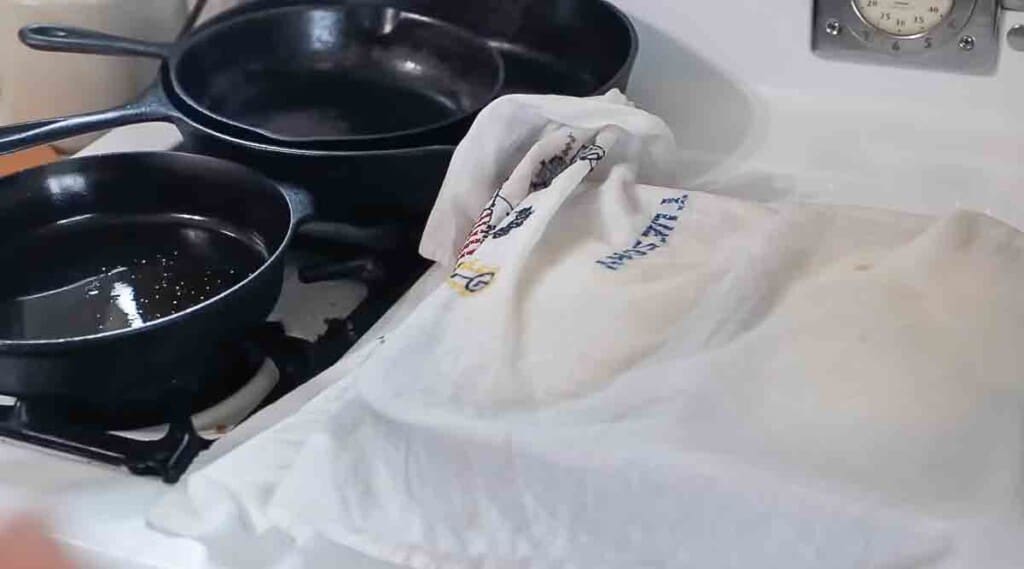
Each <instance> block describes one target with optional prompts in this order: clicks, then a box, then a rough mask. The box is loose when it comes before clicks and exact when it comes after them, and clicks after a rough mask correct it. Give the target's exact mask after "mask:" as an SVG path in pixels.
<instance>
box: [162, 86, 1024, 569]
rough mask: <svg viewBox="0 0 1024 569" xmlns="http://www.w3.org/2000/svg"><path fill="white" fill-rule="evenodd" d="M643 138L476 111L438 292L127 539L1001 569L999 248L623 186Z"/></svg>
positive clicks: (530, 103) (441, 562)
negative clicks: (344, 373) (155, 534)
mask: <svg viewBox="0 0 1024 569" xmlns="http://www.w3.org/2000/svg"><path fill="white" fill-rule="evenodd" d="M531 125H532V126H531ZM671 147H672V140H671V135H670V134H669V133H668V131H667V130H666V129H665V127H664V125H663V124H662V123H661V121H659V120H658V119H657V118H655V117H653V116H651V115H649V114H647V113H644V112H643V111H640V110H637V109H634V108H632V107H631V106H630V105H628V103H627V102H626V101H625V99H624V98H622V97H621V96H619V95H617V94H612V95H611V96H609V97H607V98H601V99H589V100H588V99H570V98H563V97H530V96H512V97H506V98H503V99H500V100H498V101H497V102H495V103H494V104H493V105H492V106H491V107H489V108H488V109H486V110H485V111H484V112H483V113H482V114H481V116H480V118H479V119H478V121H477V122H476V124H474V126H473V128H472V130H471V131H470V133H469V135H468V136H467V137H466V139H465V140H464V142H463V143H462V145H461V146H460V148H459V151H458V153H457V155H456V158H455V160H454V161H453V164H452V166H451V170H450V175H449V176H448V178H447V180H446V182H445V185H444V187H443V188H442V190H441V195H440V196H439V198H438V203H437V207H436V209H435V211H434V214H433V215H432V217H431V220H430V223H429V225H428V228H427V232H426V234H425V235H424V240H423V244H422V248H421V250H422V251H423V252H425V253H426V254H428V255H430V256H431V257H433V258H436V259H439V260H441V261H443V262H446V263H449V264H450V266H452V267H453V268H452V272H451V276H450V277H449V279H448V281H447V282H446V283H445V284H444V285H443V286H441V287H440V288H439V289H437V290H436V291H435V292H434V293H433V294H432V295H431V296H429V297H428V298H427V299H426V300H425V301H424V302H423V303H422V304H421V305H420V306H419V307H418V308H417V310H416V311H415V312H414V313H413V314H412V316H410V318H409V319H408V320H407V321H406V322H404V323H403V324H402V325H401V326H400V327H399V328H398V329H397V330H395V331H394V332H393V333H391V334H389V335H388V336H386V337H384V338H382V339H381V343H380V345H379V346H377V348H376V349H375V350H374V352H373V353H372V354H371V355H370V356H369V357H368V358H367V359H366V361H365V363H364V364H363V365H362V366H360V367H359V368H358V369H357V370H356V371H355V372H354V373H353V374H352V375H351V376H350V377H348V378H347V379H346V380H345V381H342V382H339V383H338V384H337V385H336V386H334V387H332V388H330V389H328V390H326V391H325V392H323V393H322V394H321V395H320V396H319V397H318V398H316V399H314V400H313V401H311V402H310V403H309V404H308V405H306V406H305V407H304V408H303V409H302V410H301V411H300V412H299V413H297V414H296V415H295V416H293V417H291V418H289V419H287V420H285V421H283V422H282V423H281V424H279V425H277V426H276V427H274V428H272V429H270V430H268V431H267V432H265V433H263V434H261V435H260V436H258V437H256V438H254V439H252V440H250V441H248V442H246V443H245V444H243V445H241V446H240V447H239V448H237V449H236V450H234V451H233V452H231V453H229V454H228V455H226V456H224V457H223V458H221V459H220V460H218V461H217V462H215V463H213V464H211V465H210V466H208V467H206V468H205V469H203V470H201V471H199V472H196V473H194V474H193V475H191V476H189V477H188V479H187V480H186V481H184V482H183V483H182V485H181V486H180V487H179V489H178V491H177V492H176V493H175V494H174V495H173V496H172V497H171V498H170V499H168V500H167V501H166V502H164V503H163V504H162V505H161V506H160V507H159V508H157V510H156V511H155V512H154V513H153V517H152V522H153V523H154V524H155V525H157V526H158V527H161V528H163V529H165V530H167V531H170V532H173V533H178V534H183V535H190V536H193V537H195V538H197V539H200V540H203V541H204V542H205V543H207V544H208V545H209V546H210V550H211V552H214V555H215V557H216V559H217V560H219V561H220V562H222V564H223V565H225V566H239V567H294V566H330V562H329V560H330V558H331V555H334V554H337V552H338V551H349V552H351V551H352V550H355V551H358V552H360V554H361V555H365V556H368V557H370V558H376V559H380V560H384V561H386V562H388V563H393V564H397V565H400V566H408V567H415V568H424V569H425V568H441V567H445V568H448V567H450V568H470V567H481V568H484V567H537V568H541V567H543V568H547V567H559V568H562V567H587V568H606V567H607V568H622V567H671V568H677V567H694V568H705V567H715V568H719V567H737V568H748V567H785V568H787V569H793V568H801V567H807V568H812V567H813V568H854V567H961V566H962V567H972V566H979V565H977V563H979V560H980V559H984V566H985V567H998V566H1005V567H1017V566H1020V565H1021V563H1022V562H1024V552H1022V547H1021V546H1020V545H1018V544H1021V543H1024V540H1016V541H1015V540H1014V539H1013V537H1014V536H1024V533H1021V532H1020V529H1019V528H1018V527H1017V526H1018V524H1019V523H1020V521H1021V519H1022V518H1024V506H1022V503H1021V500H1020V498H1021V496H1022V494H1024V492H1022V490H1024V484H1022V461H1021V456H1024V443H1022V440H1021V436H1022V434H1024V433H1022V429H1021V425H1024V405H1022V403H1024V385H1022V383H1021V381H1020V380H1019V377H1018V376H1019V373H1018V370H1019V369H1021V367H1022V366H1021V364H1022V363H1024V362H1022V361H1021V360H1022V358H1024V356H1022V355H1021V354H1022V350H1020V348H1019V345H1018V344H1019V341H1020V339H1021V338H1022V337H1024V334H1022V333H1024V299H1022V298H1021V297H1020V295H1019V294H1017V289H1018V287H1019V283H1021V282H1024V236H1022V235H1021V234H1020V233H1019V232H1018V231H1017V230H1015V229H1013V228H1011V227H1008V226H1006V225H1003V224H1001V223H999V222H997V221H995V220H993V219H990V218H987V217H985V216H981V215H976V214H970V213H953V214H951V215H949V216H947V217H944V218H938V219H933V218H926V217H919V216H911V215H905V214H900V213H895V212H887V211H879V210H870V209H862V208H849V207H845V208H841V207H823V206H806V205H797V204H786V205H763V204H753V203H748V202H743V201H738V200H733V199H728V198H723V197H718V196H714V195H709V194H702V193H695V192H686V191H683V190H679V189H675V188H672V187H664V186H655V185H647V184H644V183H642V182H644V181H648V182H650V181H653V180H671V178H672V168H671V163H670V162H669V161H668V157H669V156H671V155H672V152H671ZM475 151H479V153H480V154H479V156H480V159H479V160H475V159H474V157H475V156H476V154H475ZM506 178H507V181H506ZM666 183H667V182H666ZM498 189H500V191H497V190H498ZM481 212H483V213H481ZM985 524H989V525H990V526H992V527H998V528H999V530H1000V531H999V532H985V531H981V530H979V529H978V528H980V527H988V526H985ZM995 533H998V534H999V537H998V539H997V538H991V539H992V540H993V541H992V543H991V544H987V545H986V544H985V540H986V539H990V538H989V537H986V536H990V535H994V534H995ZM324 552H330V553H324ZM237 559H244V561H241V562H240V561H237ZM1000 563H1002V565H1000Z"/></svg>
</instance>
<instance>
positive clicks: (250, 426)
mask: <svg viewBox="0 0 1024 569" xmlns="http://www.w3.org/2000/svg"><path fill="white" fill-rule="evenodd" d="M179 141H180V137H179V136H178V134H177V132H176V131H175V130H174V129H173V128H172V127H170V126H168V125H162V124H146V125H137V126H131V127H125V128H122V129H117V130H115V131H113V132H111V133H109V134H108V135H106V136H105V137H103V138H101V139H99V140H97V141H96V142H95V143H93V144H92V145H91V146H89V147H87V148H86V149H85V150H83V151H82V152H81V153H80V155H89V154H101V153H107V152H118V151H127V150H166V149H168V148H171V147H173V146H174V145H176V144H177V143H178V142H179ZM444 276H445V275H444V273H443V272H442V271H437V270H432V271H430V272H428V273H427V275H426V276H424V277H423V279H422V280H421V282H420V283H419V284H417V285H416V286H414V287H413V289H411V290H410V291H409V292H408V293H407V294H406V295H405V297H403V299H402V300H400V301H399V302H398V303H397V304H396V305H395V306H394V307H392V309H391V311H390V312H389V313H388V314H387V315H385V317H384V318H383V319H381V321H380V322H378V323H377V325H376V326H374V328H373V329H371V330H370V332H369V333H367V334H366V336H365V337H364V342H361V343H360V344H359V345H357V346H356V347H355V348H354V349H353V350H352V351H350V352H349V355H348V356H346V357H345V358H343V359H342V360H341V361H340V362H338V364H336V365H335V366H334V367H332V368H331V369H329V370H328V371H327V372H325V373H323V374H321V375H320V376H318V377H316V378H314V379H312V380H310V381H309V382H308V383H306V384H304V385H303V386H301V387H300V388H298V389H296V390H295V391H293V392H292V393H290V394H289V395H287V396H285V397H284V398H282V399H281V400H279V401H278V402H276V403H275V404H273V405H271V406H269V407H267V408H265V409H263V410H261V411H260V412H259V413H257V414H256V415H254V416H253V417H251V418H249V419H248V420H246V421H245V422H244V423H242V424H241V426H239V427H237V428H235V429H234V430H233V431H231V432H229V433H228V434H227V435H225V436H223V437H222V438H221V439H220V440H218V441H217V442H216V443H215V444H214V445H213V446H212V447H211V448H210V449H209V450H208V451H206V452H204V453H202V454H200V455H199V457H198V458H197V459H196V462H195V463H194V464H193V467H192V468H193V469H195V468H199V467H201V466H202V464H204V463H207V462H209V461H211V460H213V459H215V458H217V457H218V456H221V455H223V454H224V453H225V452H227V451H228V450H230V449H232V448H234V447H235V446H237V445H238V444H240V443H241V442H243V441H245V440H247V439H248V438H251V437H252V436H254V435H255V434H257V433H259V432H261V431H262V430H264V429H266V428H267V427H268V426H270V425H273V424H274V423H276V422H277V421H279V420H280V419H281V418H283V417H286V416H288V415H289V414H290V413H292V412H293V411H295V410H296V409H298V408H299V407H300V406H302V405H303V404H304V403H305V402H306V401H308V400H310V399H311V398H313V397H314V396H315V395H316V394H317V393H319V392H320V391H321V390H323V389H324V388H325V387H326V386H328V385H331V384H333V383H335V382H336V381H338V380H339V379H341V378H343V377H344V376H345V375H346V373H347V370H348V369H350V368H351V366H352V362H354V361H358V359H359V357H358V356H359V354H360V353H361V352H362V350H363V349H364V348H365V342H366V341H367V340H368V339H370V338H374V337H377V336H379V335H381V334H382V333H384V332H385V331H386V330H388V329H389V328H390V327H391V326H393V325H394V324H395V323H396V322H398V321H400V320H401V319H402V318H404V316H405V315H406V314H408V313H409V311H411V309H412V308H413V307H414V306H415V305H416V304H417V303H418V301H419V299H420V298H421V297H422V296H423V295H424V294H425V293H426V292H427V291H429V290H431V289H433V288H434V287H435V286H436V285H437V284H438V283H439V282H440V280H441V279H442V278H443V277H444ZM365 294H366V290H365V287H364V286H363V285H362V284H360V283H356V282H352V281H333V282H325V283H316V284H303V285H299V284H298V283H297V278H296V276H295V269H294V267H293V266H289V267H288V268H287V269H286V277H285V286H284V287H283V289H282V295H281V299H280V300H279V302H278V305H277V307H276V308H275V309H274V313H273V314H272V317H271V318H272V319H275V320H279V321H281V322H282V323H283V324H284V326H285V328H286V330H287V332H288V333H289V334H290V335H293V336H297V337H300V338H303V339H307V340H314V339H315V338H316V337H317V336H319V335H320V333H322V332H323V331H324V329H325V322H324V319H323V316H322V315H323V314H330V315H332V316H333V315H344V314H346V313H348V312H349V311H351V310H352V309H354V308H355V307H356V306H357V305H358V304H359V302H360V301H361V300H362V299H363V297H364V296H365ZM313 306H315V307H317V309H316V310H312V309H310V308H311V307H313ZM265 371H266V370H265ZM263 375H267V374H263ZM271 379H272V378H271V377H257V379H256V381H255V382H253V383H255V384H256V385H250V386H249V387H247V389H250V390H252V391H254V392H259V391H261V390H264V389H265V388H267V387H268V385H265V384H267V383H268V381H270V380H271ZM271 387H272V385H271ZM241 399H242V400H241V401H238V402H236V405H235V409H234V411H231V409H228V410H227V412H228V414H231V413H234V415H236V416H237V415H238V414H239V413H240V414H241V415H245V414H247V412H246V411H245V409H244V407H246V406H248V405H249V402H247V400H246V398H245V397H242V398H241ZM248 399H252V397H249V398H248ZM259 399H262V398H259ZM257 403H258V401H257ZM238 405H241V407H242V408H243V409H242V410H241V411H239V409H238V408H237V407H238ZM250 409H251V408H250ZM211 420H213V422H215V423H216V422H218V420H217V417H214V418H212V419H211ZM219 422H223V420H220V421H219ZM149 431H152V432H149ZM161 431H162V428H161V427H159V426H158V427H156V428H155V429H148V430H142V431H136V432H134V435H138V436H141V437H144V436H146V435H147V434H148V435H152V434H154V433H155V434H159V433H160V432H161ZM169 488H170V487H169V486H167V485H165V484H163V483H162V482H160V481H159V480H157V479H153V478H143V477H137V476H133V475H131V474H128V473H127V472H125V471H122V470H119V469H116V468H113V467H109V466H106V465H100V464H95V463H90V462H87V461H85V460H83V459H78V458H73V457H69V456H67V455H63V454H57V453H53V452H50V451H46V450H42V449H39V448H37V447H31V446H27V445H23V444H20V443H16V442H12V441H8V440H4V439H0V517H3V516H4V515H6V514H10V513H14V512H19V511H23V510H30V511H33V510H34V511H39V512H40V513H41V514H42V515H44V516H46V517H47V518H48V519H49V520H50V521H51V522H52V523H53V525H54V533H55V535H56V537H57V538H58V539H59V540H60V541H61V542H63V543H64V544H65V545H66V546H67V547H68V549H69V552H70V553H71V554H72V556H73V557H75V558H76V559H78V560H79V561H80V562H81V566H82V567H83V568H91V567H96V568H137V567H160V568H169V569H170V568H174V569H188V568H193V567H195V568H200V567H206V563H205V554H204V551H203V548H202V547H201V546H199V545H198V544H196V543H193V542H191V541H189V540H185V539H179V538H172V537H167V536H164V535H162V534H159V533H157V532H155V531H153V530H150V529H149V528H148V527H146V524H145V515H146V513H147V511H148V510H149V508H150V507H151V506H152V504H154V503H155V502H156V501H157V500H158V499H159V498H160V497H161V496H162V495H163V494H164V493H165V492H167V491H168V489H169Z"/></svg>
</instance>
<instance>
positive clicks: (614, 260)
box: [595, 195, 689, 271]
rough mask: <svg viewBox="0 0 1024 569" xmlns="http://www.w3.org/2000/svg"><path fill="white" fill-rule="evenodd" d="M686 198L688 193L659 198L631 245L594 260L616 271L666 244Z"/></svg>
mask: <svg viewBox="0 0 1024 569" xmlns="http://www.w3.org/2000/svg"><path fill="white" fill-rule="evenodd" d="M688 198H689V196H688V195H682V196H679V197H677V198H665V199H663V200H661V207H660V208H659V211H658V212H657V213H655V214H654V217H652V218H651V222H650V223H648V224H647V227H645V228H644V230H643V232H642V233H641V234H640V238H639V239H637V240H636V242H635V243H633V246H632V247H630V248H629V249H623V250H622V251H619V252H617V253H612V254H611V255H608V256H607V257H605V258H603V259H598V260H597V261H595V262H596V263H597V264H598V265H601V266H602V267H604V268H606V269H609V270H612V271H618V270H619V269H621V268H623V267H624V266H626V264H627V263H629V262H630V261H633V260H636V259H639V258H642V257H646V256H648V255H650V254H651V253H653V252H655V251H657V250H658V249H661V248H662V247H664V246H665V245H667V244H668V238H669V237H671V236H672V234H673V233H674V232H675V230H676V224H677V223H678V222H679V212H681V211H683V210H684V209H686V201H687V199H688Z"/></svg>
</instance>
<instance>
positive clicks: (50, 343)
mask: <svg viewBox="0 0 1024 569" xmlns="http://www.w3.org/2000/svg"><path fill="white" fill-rule="evenodd" d="M168 155H170V156H174V157H177V158H176V159H183V160H192V161H194V162H208V163H211V164H213V163H215V164H218V165H219V166H220V167H225V166H226V167H229V168H232V169H235V170H237V171H238V172H239V173H240V174H242V175H245V176H247V177H250V178H252V179H253V180H254V181H259V182H261V183H263V184H265V185H266V186H267V187H268V188H273V189H274V190H275V191H276V192H277V194H278V195H279V197H280V198H281V200H283V202H284V204H285V205H286V206H287V207H288V212H289V220H288V231H287V232H286V233H285V235H284V237H283V239H282V240H281V244H280V245H279V246H278V247H277V249H276V250H274V252H273V253H272V254H270V255H268V256H267V258H266V260H264V261H263V264H262V265H260V267H259V268H258V269H256V270H255V271H253V272H252V273H250V274H249V276H247V277H246V278H245V279H243V280H241V281H240V282H238V283H237V284H235V285H234V286H232V287H231V288H228V289H227V290H225V291H223V292H221V293H220V294H218V295H216V296H214V297H211V298H208V299H206V300H204V301H203V302H200V303H199V304H196V305H194V306H190V307H189V308H186V309H185V310H182V311H180V312H174V313H172V314H169V315H167V316H164V317H162V318H158V319H156V320H152V321H150V322H146V323H144V324H143V325H142V326H137V327H134V328H122V329H120V330H108V331H106V332H99V333H96V334H88V335H85V336H75V337H72V338H44V339H31V340H14V339H10V338H0V353H30V352H45V351H47V350H51V349H58V348H59V349H61V350H65V349H68V348H71V347H80V346H83V345H89V344H95V343H102V342H109V341H115V340H119V339H122V338H125V337H132V336H136V335H139V334H147V333H150V332H152V331H154V330H157V329H160V328H164V327H166V326H168V325H170V324H172V323H173V322H174V321H176V320H177V319H179V318H181V317H184V316H186V315H188V314H191V313H194V312H198V311H199V310H202V309H205V308H207V307H209V306H211V305H212V304H214V303H216V302H219V301H222V300H224V299H225V298H227V297H228V296H233V295H234V294H236V293H237V292H238V291H239V290H241V289H242V288H244V287H246V286H247V285H249V284H250V283H251V282H252V281H254V280H256V279H257V278H259V277H262V276H263V275H264V274H265V273H266V272H267V271H269V270H271V268H272V267H273V266H274V265H275V264H276V262H277V261H278V260H279V258H280V257H281V256H282V255H284V252H285V250H286V249H287V248H288V244H289V243H290V242H291V240H292V238H293V237H294V235H295V231H296V219H297V212H296V211H295V207H294V205H293V204H292V202H291V200H289V199H288V198H287V195H286V194H285V192H284V190H283V188H282V187H281V185H280V184H279V183H277V182H275V181H274V180H271V179H270V178H268V177H266V176H264V175H262V174H260V173H259V172H257V171H255V170H253V169H251V168H249V167H247V166H244V165H242V164H237V163H235V162H231V161H229V160H223V159H221V158H213V157H210V156H202V155H198V154H188V153H185V152H173V151H142V152H111V153H105V154H96V155H92V156H83V157H80V158H72V159H69V160H65V161H62V162H56V163H53V164H45V165H42V166H37V167H35V168H30V169H28V170H22V171H21V172H17V173H15V174H12V175H10V176H7V177H5V178H4V179H5V180H9V179H17V178H18V177H21V176H28V175H29V174H31V173H36V172H40V171H43V170H47V169H52V168H54V167H59V166H61V165H64V164H75V163H78V164H81V163H86V162H102V161H104V160H110V159H112V158H114V157H126V156H127V157H132V159H139V160H144V159H147V158H150V157H156V156H168Z"/></svg>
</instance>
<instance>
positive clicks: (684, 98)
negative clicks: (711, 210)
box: [614, 0, 1024, 228]
mask: <svg viewBox="0 0 1024 569" xmlns="http://www.w3.org/2000/svg"><path fill="white" fill-rule="evenodd" d="M614 1H615V3H616V4H617V5H618V6H619V7H621V8H622V9H623V10H624V11H626V12H627V13H628V14H629V15H630V17H631V18H632V19H633V20H634V22H635V24H636V26H637V28H638V30H639V32H640V36H641V52H640V57H639V60H638V62H637V68H636V72H635V75H634V81H633V83H632V84H631V89H630V94H631V96H632V97H633V98H634V99H635V100H636V101H637V102H638V103H639V104H640V105H641V106H643V107H644V108H647V109H648V110H651V111H653V112H655V113H658V114H660V115H661V116H662V117H663V118H665V119H666V120H667V121H668V122H669V123H670V124H671V125H672V126H673V128H674V130H675V132H676V135H677V137H678V139H679V144H680V147H681V149H682V152H681V156H680V159H681V161H682V162H683V164H684V166H685V170H686V182H687V183H688V184H689V185H691V186H692V187H694V188H698V189H707V190H711V191H717V192H720V193H728V194H733V195H738V196H746V197H753V198H759V199H804V200H816V201H832V202H841V203H859V204H865V205H877V206H887V207H898V208H902V209H911V210H916V211H930V212H940V211H943V210H946V209H949V208H952V207H958V206H959V207H968V208H972V209H977V210H981V211H987V212H989V213H991V214H993V215H996V216H997V217H1000V218H1002V219H1004V220H1006V221H1009V222H1011V223H1014V224H1016V225H1017V226H1018V227H1022V228H1024V53H1020V52H1015V51H1012V50H1010V49H1009V48H1008V47H1007V46H1006V41H1005V33H1003V34H1002V38H1001V42H1002V48H1001V49H1002V57H1001V61H1000V65H999V70H998V72H997V74H996V75H995V76H992V77H971V76H963V75H952V74H943V73H936V72H926V71H916V70H906V69H896V68H886V67H876V66H864V65H856V64H849V63H839V62H834V61H826V60H821V59H818V58H817V57H815V56H814V55H812V53H811V51H810V37H811V13H812V11H811V0H614ZM1014 23H1024V14H1016V13H1007V14H1006V15H1005V17H1004V22H1003V24H1002V30H1003V31H1004V32H1005V30H1006V29H1009V26H1010V25H1012V24H1014Z"/></svg>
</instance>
